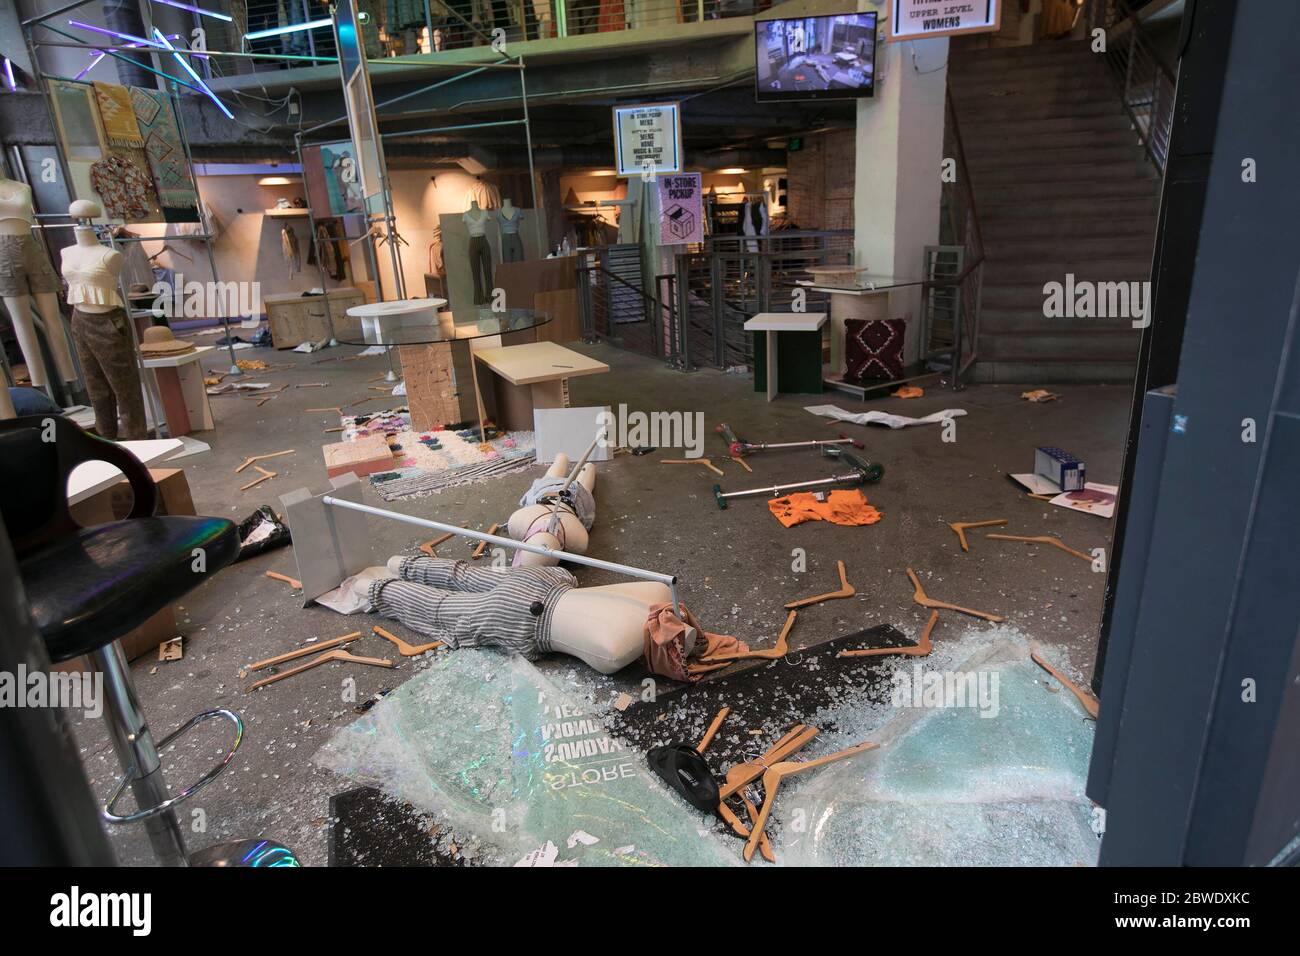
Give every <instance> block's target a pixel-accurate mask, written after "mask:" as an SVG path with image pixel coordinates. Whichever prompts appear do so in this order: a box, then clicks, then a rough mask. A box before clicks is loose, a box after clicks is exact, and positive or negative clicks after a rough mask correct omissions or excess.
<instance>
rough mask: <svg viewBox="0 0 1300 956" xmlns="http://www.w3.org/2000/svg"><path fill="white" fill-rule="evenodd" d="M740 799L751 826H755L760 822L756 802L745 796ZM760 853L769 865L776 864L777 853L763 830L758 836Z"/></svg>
mask: <svg viewBox="0 0 1300 956" xmlns="http://www.w3.org/2000/svg"><path fill="white" fill-rule="evenodd" d="M740 799H741V800H742V801H743V802H744V804H745V813H746V814H747V815H748V816H749V822H750V824H751V825H752V824H754V822H755V821H756V820H758V810H757V808H755V806H754V801H753V800H751V799H749V797H746V796H744V795H742V796H741V798H740ZM751 832H752V831H751ZM758 852H759V853H760V854H761V855H762V857H763V859H765V860H767V862H768V863H775V862H776V851H775V850H773V849H772V843H771V841H769V840H768V838H767V833H766V832H764V831H761V830H760V831H759V834H758Z"/></svg>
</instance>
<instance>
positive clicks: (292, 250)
mask: <svg viewBox="0 0 1300 956" xmlns="http://www.w3.org/2000/svg"><path fill="white" fill-rule="evenodd" d="M280 251H281V252H282V253H283V254H284V261H285V263H286V264H287V265H288V266H289V278H293V277H294V276H296V275H297V274H298V273H299V272H301V271H302V252H301V251H300V250H299V248H298V233H297V232H295V231H294V228H293V226H291V225H289V224H288V223H287V222H286V223H285V224H284V225H283V226H281V227H280Z"/></svg>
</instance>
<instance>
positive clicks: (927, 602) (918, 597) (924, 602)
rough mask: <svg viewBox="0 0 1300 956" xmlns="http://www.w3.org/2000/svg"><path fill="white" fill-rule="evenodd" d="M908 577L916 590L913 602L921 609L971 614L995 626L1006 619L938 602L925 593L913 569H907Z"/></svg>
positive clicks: (913, 594) (913, 593)
mask: <svg viewBox="0 0 1300 956" xmlns="http://www.w3.org/2000/svg"><path fill="white" fill-rule="evenodd" d="M907 576H908V577H909V578H911V579H912V586H913V587H914V588H915V589H916V590H915V591H913V592H912V600H913V601H915V602H916V603H917V604H919V605H921V607H928V608H938V609H940V610H943V611H957V612H959V613H961V614H969V615H970V616H971V617H978V618H983V619H984V620H986V621H992V622H993V623H994V624H1001V623H1002V621H1003V620H1005V618H1001V617H998V616H997V615H996V614H989V613H988V612H987V611H974V610H971V609H970V608H968V607H962V606H961V605H960V604H949V603H948V602H947V601H937V600H935V599H934V598H932V597H930V596H928V595H927V594H926V593H925V589H924V588H923V587H921V579H920V578H918V577H917V576H916V572H915V571H913V570H912V569H911V568H908V569H907Z"/></svg>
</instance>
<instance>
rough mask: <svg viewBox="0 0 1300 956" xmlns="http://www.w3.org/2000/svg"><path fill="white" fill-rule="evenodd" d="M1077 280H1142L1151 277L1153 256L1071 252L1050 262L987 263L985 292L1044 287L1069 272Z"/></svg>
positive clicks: (1062, 280)
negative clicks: (1090, 255)
mask: <svg viewBox="0 0 1300 956" xmlns="http://www.w3.org/2000/svg"><path fill="white" fill-rule="evenodd" d="M1067 274H1070V275H1073V276H1074V278H1075V281H1076V282H1078V281H1085V280H1086V281H1094V282H1142V281H1144V280H1146V279H1150V278H1151V257H1150V256H1133V257H1131V258H1128V259H1103V258H1100V257H1097V258H1093V259H1089V258H1088V257H1086V256H1071V257H1070V258H1067V259H1055V260H1051V261H1047V262H1011V261H1008V260H1001V261H993V262H988V261H986V262H985V263H984V295H985V296H987V295H988V293H989V291H990V290H992V289H999V290H1000V289H1005V288H1007V287H1009V286H1021V285H1036V286H1038V287H1039V288H1042V286H1043V284H1044V283H1047V282H1065V281H1066V278H1065V277H1066V275H1067Z"/></svg>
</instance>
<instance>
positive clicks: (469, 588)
mask: <svg viewBox="0 0 1300 956" xmlns="http://www.w3.org/2000/svg"><path fill="white" fill-rule="evenodd" d="M577 584H578V582H577V579H576V578H575V577H574V576H573V575H572V574H570V573H569V572H568V571H566V570H564V569H563V568H557V567H520V568H497V567H478V566H475V565H472V564H470V563H469V562H468V561H453V560H451V559H449V558H436V557H426V556H423V555H418V556H413V557H409V556H408V557H404V556H401V555H395V556H394V557H392V558H390V559H389V560H388V564H387V566H386V567H373V568H366V569H365V570H364V571H362V572H361V573H359V574H355V575H353V576H352V577H349V578H348V579H346V580H345V581H344V582H343V583H342V584H341V585H340V586H339V588H338V590H337V591H336V592H333V593H332V594H330V595H322V597H321V598H320V599H319V603H321V604H323V605H325V606H326V607H329V608H331V609H333V610H335V611H339V612H340V613H344V614H351V613H356V612H359V611H372V612H374V613H376V614H379V615H381V616H383V617H386V618H392V619H395V620H398V621H401V622H402V623H403V624H405V625H406V626H407V627H409V628H411V630H413V631H417V632H419V633H421V634H425V635H428V636H429V637H432V638H434V639H435V640H440V641H443V642H445V643H446V644H447V645H448V646H450V647H453V648H461V647H497V648H499V649H501V650H504V651H507V652H509V653H515V654H519V655H520V656H522V657H524V658H525V659H527V660H536V659H537V658H538V657H540V656H541V655H543V654H546V653H550V652H553V651H554V652H558V653H561V654H569V655H571V656H573V657H576V658H578V659H579V660H581V661H583V662H584V663H585V664H587V665H588V666H589V667H591V668H593V669H595V670H597V671H599V672H600V673H602V674H612V673H614V672H615V671H617V670H621V669H622V668H624V667H626V666H628V665H629V664H631V663H632V662H633V661H635V660H636V659H637V658H638V657H643V656H644V657H645V658H646V659H647V664H648V665H649V666H650V667H651V669H652V670H654V671H655V672H656V673H662V674H665V676H671V677H675V678H677V679H679V680H695V679H698V677H699V676H700V675H701V674H703V673H704V672H707V671H708V670H712V669H715V668H716V667H723V666H726V664H717V665H708V664H702V663H701V662H699V661H698V660H697V659H699V658H705V657H717V656H719V655H724V654H730V655H732V656H734V655H735V653H737V652H743V651H747V650H748V648H747V647H746V646H745V645H744V644H742V643H741V642H739V641H737V640H735V639H734V638H731V637H726V636H724V635H717V634H710V633H708V632H706V631H704V630H703V628H701V627H700V626H699V623H698V622H697V621H696V620H695V618H694V616H693V615H692V614H691V613H690V611H689V610H688V609H687V608H685V607H684V606H683V607H682V617H681V618H679V617H678V616H677V614H676V613H675V612H674V611H673V608H672V602H671V594H670V592H669V589H668V588H667V586H665V585H663V584H658V583H656V582H653V581H629V582H625V583H620V584H608V585H602V586H600V587H589V588H580V587H578V586H577Z"/></svg>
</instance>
